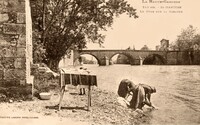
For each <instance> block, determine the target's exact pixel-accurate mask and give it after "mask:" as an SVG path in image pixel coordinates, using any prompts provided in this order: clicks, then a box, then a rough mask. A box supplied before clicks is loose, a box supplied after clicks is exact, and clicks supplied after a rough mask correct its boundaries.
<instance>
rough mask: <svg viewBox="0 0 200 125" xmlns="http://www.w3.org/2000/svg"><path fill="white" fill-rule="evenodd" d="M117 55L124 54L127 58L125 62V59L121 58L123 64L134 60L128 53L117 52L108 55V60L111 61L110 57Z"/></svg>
mask: <svg viewBox="0 0 200 125" xmlns="http://www.w3.org/2000/svg"><path fill="white" fill-rule="evenodd" d="M117 55H118V56H120V55H123V56H125V57H127V58H128V62H126V61H124V60H123V59H122V60H123V62H124V64H132V62H133V61H134V59H133V57H132V56H131V55H130V54H127V53H120V52H118V53H114V54H112V55H111V56H110V57H109V62H111V61H112V58H113V57H114V56H117Z"/></svg>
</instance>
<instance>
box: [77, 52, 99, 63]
mask: <svg viewBox="0 0 200 125" xmlns="http://www.w3.org/2000/svg"><path fill="white" fill-rule="evenodd" d="M84 55H90V56H92V57H94V58H95V59H96V60H97V64H99V65H100V59H99V58H98V57H97V56H96V55H94V54H92V53H80V54H79V56H77V57H75V58H74V63H75V62H76V61H79V62H80V58H81V56H84Z"/></svg>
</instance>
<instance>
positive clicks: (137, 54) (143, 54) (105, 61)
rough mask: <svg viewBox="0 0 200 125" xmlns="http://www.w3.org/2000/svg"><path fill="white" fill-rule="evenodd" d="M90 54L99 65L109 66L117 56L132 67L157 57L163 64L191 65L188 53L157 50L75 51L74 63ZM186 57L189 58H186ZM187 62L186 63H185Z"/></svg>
mask: <svg viewBox="0 0 200 125" xmlns="http://www.w3.org/2000/svg"><path fill="white" fill-rule="evenodd" d="M84 54H89V55H92V56H93V57H95V58H96V60H97V62H98V64H99V65H101V66H103V65H109V62H110V61H111V58H112V57H113V56H115V55H117V54H122V55H125V56H126V57H128V59H129V61H130V64H131V65H138V64H141V65H142V64H143V62H144V61H145V59H146V58H147V57H149V56H154V57H157V58H158V59H159V60H160V61H161V62H162V64H165V65H167V64H168V65H170V64H171V65H175V64H190V61H191V59H190V58H189V57H190V56H189V52H188V51H156V50H81V51H74V61H75V60H77V59H78V58H79V57H80V56H81V55H84ZM185 55H186V56H187V57H185ZM184 60H186V61H184Z"/></svg>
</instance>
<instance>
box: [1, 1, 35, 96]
mask: <svg viewBox="0 0 200 125" xmlns="http://www.w3.org/2000/svg"><path fill="white" fill-rule="evenodd" d="M31 34H32V29H31V16H30V5H29V0H0V93H1V94H4V95H5V96H7V97H16V96H17V97H23V99H27V98H29V97H31V94H32V81H31V77H30V65H31V62H32V40H31Z"/></svg>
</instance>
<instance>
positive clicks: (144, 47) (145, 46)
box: [140, 45, 150, 50]
mask: <svg viewBox="0 0 200 125" xmlns="http://www.w3.org/2000/svg"><path fill="white" fill-rule="evenodd" d="M140 50H150V49H149V47H148V46H147V45H144V46H143V47H142V48H141V49H140Z"/></svg>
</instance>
